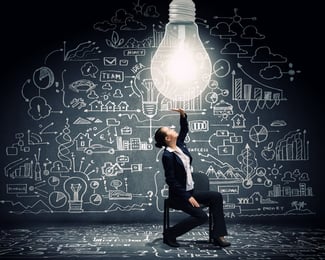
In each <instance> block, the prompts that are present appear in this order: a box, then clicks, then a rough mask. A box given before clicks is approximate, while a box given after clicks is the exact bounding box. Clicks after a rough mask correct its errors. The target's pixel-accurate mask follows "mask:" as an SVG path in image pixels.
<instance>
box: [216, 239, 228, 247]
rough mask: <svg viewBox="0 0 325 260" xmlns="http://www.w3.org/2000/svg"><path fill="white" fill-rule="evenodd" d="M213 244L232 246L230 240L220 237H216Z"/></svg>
mask: <svg viewBox="0 0 325 260" xmlns="http://www.w3.org/2000/svg"><path fill="white" fill-rule="evenodd" d="M213 244H214V245H215V246H220V247H227V246H230V245H231V243H230V242H228V241H227V240H225V239H221V238H220V237H217V238H214V239H213Z"/></svg>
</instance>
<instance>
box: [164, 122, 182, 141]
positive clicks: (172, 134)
mask: <svg viewBox="0 0 325 260" xmlns="http://www.w3.org/2000/svg"><path fill="white" fill-rule="evenodd" d="M162 131H164V133H165V134H166V141H167V142H170V141H172V140H176V139H177V137H178V133H177V132H176V131H175V129H174V128H171V127H167V126H166V127H163V128H162Z"/></svg>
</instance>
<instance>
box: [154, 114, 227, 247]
mask: <svg viewBox="0 0 325 260" xmlns="http://www.w3.org/2000/svg"><path fill="white" fill-rule="evenodd" d="M172 111H175V112H178V113H179V114H180V131H179V133H177V132H176V131H175V130H174V129H171V128H169V127H166V126H164V127H160V128H159V129H157V130H156V132H155V141H156V144H155V146H156V147H158V148H162V147H164V151H163V155H162V164H163V168H164V172H165V180H166V183H167V184H168V188H169V199H170V200H171V202H172V203H173V207H175V208H176V209H178V210H182V211H183V212H185V213H187V214H188V215H189V216H188V217H187V218H185V219H184V220H182V221H180V222H179V223H177V224H175V225H174V226H172V227H170V228H168V229H167V230H166V231H165V232H164V234H163V241H164V243H165V244H167V245H169V246H171V247H179V246H180V244H179V243H178V242H177V240H176V238H177V237H179V236H181V235H183V234H185V233H186V232H188V231H190V230H191V229H193V228H195V227H197V226H199V225H202V224H204V223H206V222H207V221H208V219H209V218H208V215H207V213H206V212H205V211H204V210H203V209H202V208H201V207H200V204H203V205H206V206H208V207H210V210H211V214H212V219H213V229H212V238H213V239H212V240H213V244H214V245H216V246H220V247H227V246H230V245H231V244H230V242H228V241H227V240H226V239H225V237H224V236H226V235H227V228H226V223H225V219H224V213H223V198H222V195H221V193H219V192H217V191H196V190H195V183H194V182H193V179H192V172H191V168H192V167H191V165H192V156H191V154H190V152H189V150H188V149H187V147H186V144H185V142H184V141H185V137H186V135H187V133H188V122H187V114H186V113H185V111H184V110H183V109H181V108H177V109H172Z"/></svg>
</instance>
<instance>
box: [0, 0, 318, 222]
mask: <svg viewBox="0 0 325 260" xmlns="http://www.w3.org/2000/svg"><path fill="white" fill-rule="evenodd" d="M194 2H195V4H196V23H197V25H198V29H199V35H200V38H201V41H202V43H203V45H204V47H205V49H206V51H207V53H208V55H209V57H210V60H211V64H212V74H211V80H210V82H209V84H208V86H207V88H206V89H205V91H204V92H203V93H202V95H200V96H199V97H197V98H195V99H193V100H190V101H186V102H184V101H171V100H169V99H167V98H165V97H164V96H163V95H162V94H160V93H159V91H158V90H157V89H156V88H153V89H152V91H153V95H152V96H151V97H150V98H149V99H148V97H147V96H146V95H145V93H146V91H147V88H148V87H150V86H149V85H146V84H151V83H152V80H151V74H150V65H151V58H152V56H153V55H154V53H155V51H156V50H157V47H158V46H159V43H160V42H161V40H162V37H163V35H164V32H165V25H166V23H168V7H169V1H165V2H162V1H160V2H159V3H157V1H153V0H151V1H149V0H135V1H114V3H111V2H109V1H108V2H106V3H104V2H99V1H97V2H96V1H91V2H89V3H88V4H87V5H84V4H81V2H80V3H79V2H75V3H74V4H73V3H72V2H70V3H69V4H68V6H67V4H66V3H63V2H62V3H60V2H57V1H55V2H54V1H53V3H52V4H51V5H50V4H49V5H48V6H47V7H45V6H44V7H40V6H39V7H38V8H39V9H37V10H36V4H34V5H33V4H27V3H24V4H22V6H10V7H9V9H8V12H10V13H11V15H12V16H11V19H10V20H9V19H7V20H5V21H3V23H2V24H3V25H6V26H5V28H4V31H3V34H4V37H2V39H3V40H2V44H3V48H2V50H3V52H4V54H3V55H4V60H3V62H2V65H4V66H3V67H4V69H3V72H5V73H4V74H3V77H2V82H3V84H2V93H3V94H4V95H3V96H2V104H1V106H2V107H1V112H2V118H3V121H2V122H3V127H2V129H1V138H2V142H1V143H2V145H1V154H2V155H1V158H2V159H1V170H2V174H1V175H0V178H1V188H0V191H1V192H0V209H1V214H2V216H3V217H4V218H8V219H10V218H21V219H25V218H29V219H49V218H51V219H52V218H54V219H56V218H58V219H65V218H72V219H78V218H80V219H81V218H84V217H85V216H87V218H89V219H106V220H109V221H134V220H137V221H155V220H161V219H162V210H163V207H162V205H163V204H162V203H163V200H164V198H165V197H166V194H167V189H168V186H166V185H165V182H164V172H163V169H162V164H161V154H162V150H161V149H158V148H155V146H154V140H153V135H154V132H155V130H156V129H157V128H158V127H160V126H175V127H176V129H178V127H179V125H178V124H179V117H178V114H176V113H175V112H172V111H171V110H170V109H171V108H174V107H182V108H184V109H185V110H186V112H187V114H188V120H189V129H190V131H189V133H188V136H187V138H186V142H187V145H188V147H189V148H190V151H191V153H192V155H193V158H194V162H193V167H194V170H195V171H198V172H202V173H204V174H206V175H208V176H209V179H210V188H211V190H217V191H220V192H221V193H222V194H223V197H224V211H225V217H226V218H227V220H234V221H239V220H249V221H251V220H252V219H264V220H271V219H272V220H274V219H276V220H283V219H285V218H288V217H292V216H295V217H297V218H298V219H299V218H300V219H304V218H306V217H319V216H321V215H322V214H323V209H322V207H320V203H319V202H320V199H321V197H322V195H323V194H324V192H323V190H322V187H321V186H322V185H321V181H322V180H323V179H324V178H323V177H322V172H321V168H320V151H321V150H320V147H321V142H322V141H321V140H322V135H320V130H319V129H318V124H317V125H316V122H317V123H320V121H321V120H320V119H321V118H322V115H321V113H320V111H321V105H320V98H319V95H318V94H317V93H320V92H318V91H317V88H318V89H319V84H318V83H317V81H316V79H315V78H316V77H319V76H321V75H317V73H314V74H313V73H311V72H316V71H315V70H316V69H317V68H315V64H314V61H312V58H311V57H310V55H309V54H310V52H311V51H312V48H313V46H315V49H313V50H314V53H313V54H312V55H314V56H315V55H316V56H317V52H316V50H317V48H316V43H315V42H313V43H312V44H311V43H310V40H311V39H310V38H309V37H313V36H315V35H313V34H314V32H315V31H317V30H316V29H315V28H317V25H319V24H317V22H318V21H317V20H316V19H317V16H316V15H313V12H314V13H315V12H316V11H317V8H316V7H310V6H299V5H298V4H296V6H291V7H286V8H284V7H281V10H279V9H278V8H277V7H276V3H275V2H274V1H272V2H269V3H264V2H263V5H262V4H261V3H258V4H253V3H252V2H251V1H247V3H246V4H245V3H243V2H245V1H240V2H238V3H231V2H228V3H227V4H225V3H220V1H194ZM213 2H215V3H214V4H213ZM278 4H279V3H278ZM212 6H218V8H216V7H213V8H212ZM2 19H4V18H2ZM307 25H309V26H307ZM306 30H309V31H306ZM314 69H315V70H314ZM315 74H316V75H315ZM189 87H190V86H189ZM148 102H150V104H151V106H150V107H149V108H148V106H147V104H148ZM317 113H318V114H319V116H313V115H317Z"/></svg>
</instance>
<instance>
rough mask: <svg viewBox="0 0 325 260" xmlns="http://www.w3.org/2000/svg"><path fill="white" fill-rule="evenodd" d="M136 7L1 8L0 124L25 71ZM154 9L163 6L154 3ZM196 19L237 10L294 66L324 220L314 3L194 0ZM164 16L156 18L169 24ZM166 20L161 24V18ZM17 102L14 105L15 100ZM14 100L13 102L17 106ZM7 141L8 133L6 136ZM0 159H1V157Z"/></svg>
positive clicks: (293, 99)
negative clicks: (112, 14) (113, 13)
mask: <svg viewBox="0 0 325 260" xmlns="http://www.w3.org/2000/svg"><path fill="white" fill-rule="evenodd" d="M130 2H131V3H136V2H137V1H136V0H133V1H131V0H129V1H127V0H119V1H105V2H104V1H89V2H79V1H46V2H44V3H43V4H40V3H39V2H38V1H35V2H33V1H28V2H27V1H26V2H25V1H24V2H21V3H18V2H14V1H11V2H8V3H6V7H2V13H3V15H2V16H1V27H2V29H1V50H2V58H1V59H2V61H1V63H2V66H1V67H2V68H1V70H2V77H1V82H2V83H1V93H2V99H1V118H2V124H4V125H6V126H7V125H10V126H14V125H15V123H17V121H19V118H20V115H21V114H22V112H24V111H20V108H19V105H17V104H15V102H21V99H18V96H19V88H20V86H21V83H22V82H21V81H22V79H25V78H27V74H28V73H29V71H30V66H32V65H34V64H38V63H41V62H42V58H43V57H44V55H45V54H47V53H48V50H50V49H52V48H51V46H56V44H57V43H58V42H62V41H63V40H71V39H74V37H76V36H79V35H82V34H83V30H84V28H87V30H90V28H88V27H90V26H91V25H92V24H94V22H96V21H99V20H104V19H105V18H106V19H107V18H108V17H107V15H106V14H107V12H108V10H110V9H117V8H118V7H120V6H122V5H123V3H130ZM146 2H150V1H146ZM151 2H152V3H155V4H157V5H160V6H162V5H166V7H167V5H168V4H169V1H165V3H160V2H159V4H158V3H156V2H157V1H153V0H152V1H151ZM194 2H196V9H197V17H211V16H214V15H215V14H216V13H218V15H220V16H222V15H224V16H231V15H233V9H234V8H238V9H239V12H240V14H242V15H244V16H256V17H257V18H258V20H257V23H256V25H257V27H258V28H259V29H260V30H262V31H263V33H264V34H265V35H267V36H268V41H269V44H270V45H271V46H272V48H273V50H274V51H275V52H279V53H285V54H286V56H287V57H290V60H291V61H292V62H293V64H294V67H295V69H297V70H301V71H302V72H301V73H300V74H299V75H297V78H298V81H299V85H297V86H295V87H293V88H292V89H290V90H289V91H288V99H289V100H290V104H291V105H290V108H289V110H288V111H286V112H287V113H289V114H290V115H291V116H292V117H294V118H296V120H297V121H299V118H298V117H301V119H303V121H304V122H305V124H308V125H309V126H310V132H309V135H310V136H312V138H310V139H311V143H310V151H311V152H310V158H311V160H310V167H311V169H310V172H312V175H311V179H312V183H313V189H314V193H315V194H316V196H317V199H318V200H319V214H318V215H317V218H319V219H322V218H323V217H324V207H323V205H322V203H321V199H322V198H324V195H325V192H324V190H325V189H324V185H323V183H324V180H325V178H324V170H323V167H322V161H323V160H324V159H323V156H322V155H323V150H322V148H323V145H324V141H323V140H324V135H323V126H322V124H323V118H324V115H323V112H324V109H323V108H324V105H323V104H322V103H323V102H324V101H323V96H322V93H323V92H324V91H323V90H322V88H323V85H324V84H323V83H322V78H323V57H322V56H323V51H324V50H323V44H322V43H323V40H322V38H323V35H322V33H323V31H324V30H323V28H322V27H321V24H322V23H323V21H322V16H321V15H322V14H321V10H322V9H321V8H320V6H319V4H314V3H312V2H311V1H309V2H304V3H298V2H294V1H292V2H289V3H288V2H286V1H219V0H218V1H215V0H212V1H211V0H210V1H208V0H199V1H198V0H197V1H194ZM167 11H168V10H167V8H166V13H165V14H162V17H161V19H162V20H165V21H166V22H167V21H168V16H167V14H168V13H167ZM163 17H165V19H163ZM17 99H18V100H17ZM16 100H17V101H16ZM8 132H12V133H14V132H15V131H14V129H10V128H9V129H8V127H2V128H1V138H3V141H4V140H5V138H6V137H7V136H8ZM9 136H10V133H9ZM1 156H3V155H1Z"/></svg>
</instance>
